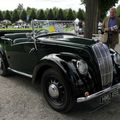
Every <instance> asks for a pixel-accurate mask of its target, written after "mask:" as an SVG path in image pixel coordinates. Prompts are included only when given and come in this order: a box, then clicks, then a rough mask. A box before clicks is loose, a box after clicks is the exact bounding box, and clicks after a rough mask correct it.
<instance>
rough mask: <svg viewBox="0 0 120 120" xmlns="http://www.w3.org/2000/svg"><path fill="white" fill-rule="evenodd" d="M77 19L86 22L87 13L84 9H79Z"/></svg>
mask: <svg viewBox="0 0 120 120" xmlns="http://www.w3.org/2000/svg"><path fill="white" fill-rule="evenodd" d="M77 18H78V19H79V20H85V12H84V11H83V10H82V9H79V10H78V12H77Z"/></svg>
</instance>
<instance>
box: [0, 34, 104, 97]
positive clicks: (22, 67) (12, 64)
mask: <svg viewBox="0 0 120 120" xmlns="http://www.w3.org/2000/svg"><path fill="white" fill-rule="evenodd" d="M2 35H3V34H2ZM62 35H66V37H65V38H61V36H62ZM18 36H19V35H16V34H15V35H13V36H12V35H10V36H9V35H5V36H3V37H2V38H1V40H0V44H1V46H0V52H1V54H2V55H3V58H4V60H5V61H6V67H9V68H11V69H14V70H16V71H20V72H23V73H26V74H29V75H32V78H33V82H40V79H41V76H42V75H43V73H44V72H45V70H47V69H48V68H53V69H56V70H57V69H59V70H61V72H62V73H63V75H64V76H65V78H66V80H67V81H68V84H70V86H71V88H72V89H73V91H74V93H75V97H79V96H84V92H86V91H89V92H90V93H91V94H92V93H95V92H97V91H99V90H101V89H102V86H101V80H100V79H101V78H100V72H99V69H98V64H97V60H96V58H95V55H94V53H93V50H92V48H91V46H92V45H93V44H95V43H96V42H95V41H94V40H90V39H85V38H80V37H77V36H75V35H74V34H68V33H51V34H47V35H38V36H37V37H36V38H35V39H36V42H35V41H34V40H33V38H32V37H31V38H30V37H27V36H26V33H24V34H21V36H19V37H18ZM24 36H26V37H24ZM56 36H57V37H58V38H56ZM81 58H82V59H83V60H85V61H86V62H87V64H88V66H89V74H88V75H86V76H85V75H81V74H80V73H79V72H78V70H77V67H76V61H77V60H79V59H81ZM96 70H97V71H96ZM90 76H91V77H90Z"/></svg>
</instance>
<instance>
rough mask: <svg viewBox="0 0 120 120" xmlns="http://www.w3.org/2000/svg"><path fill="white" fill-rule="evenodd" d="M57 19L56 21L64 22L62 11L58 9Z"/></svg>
mask: <svg viewBox="0 0 120 120" xmlns="http://www.w3.org/2000/svg"><path fill="white" fill-rule="evenodd" d="M57 19H58V20H65V17H64V13H63V10H62V9H59V11H58V14H57Z"/></svg>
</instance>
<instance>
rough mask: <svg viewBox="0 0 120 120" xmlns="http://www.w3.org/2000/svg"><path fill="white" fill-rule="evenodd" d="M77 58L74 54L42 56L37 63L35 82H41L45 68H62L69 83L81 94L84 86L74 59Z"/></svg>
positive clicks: (34, 74) (34, 73) (34, 75)
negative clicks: (81, 88) (81, 87)
mask: <svg viewBox="0 0 120 120" xmlns="http://www.w3.org/2000/svg"><path fill="white" fill-rule="evenodd" d="M73 59H77V57H76V56H74V55H72V54H67V58H66V55H65V54H64V55H63V54H62V53H61V54H51V55H48V56H45V57H44V58H42V59H41V60H40V61H39V63H38V64H37V65H36V67H35V69H34V72H33V82H40V80H41V77H42V75H43V73H44V72H45V70H47V69H49V68H53V69H55V70H57V69H58V70H60V71H61V72H62V73H63V75H64V77H65V79H66V80H67V81H68V84H69V85H70V87H71V88H72V89H73V91H74V92H75V93H76V94H80V85H81V86H83V82H82V80H81V79H80V78H79V75H78V72H77V70H76V67H75V65H74V64H73V62H72V60H73Z"/></svg>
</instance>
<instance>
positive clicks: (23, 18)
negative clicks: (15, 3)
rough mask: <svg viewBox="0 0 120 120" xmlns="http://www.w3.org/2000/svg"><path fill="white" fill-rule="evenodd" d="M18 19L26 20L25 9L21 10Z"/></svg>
mask: <svg viewBox="0 0 120 120" xmlns="http://www.w3.org/2000/svg"><path fill="white" fill-rule="evenodd" d="M20 19H22V20H23V21H26V19H27V12H26V11H25V10H23V11H22V12H21V14H20Z"/></svg>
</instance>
